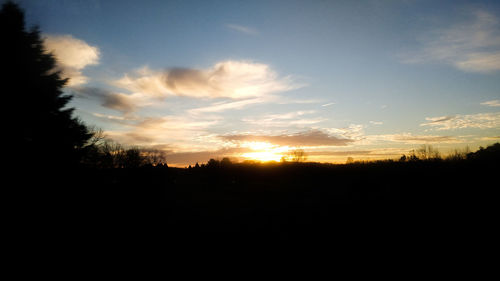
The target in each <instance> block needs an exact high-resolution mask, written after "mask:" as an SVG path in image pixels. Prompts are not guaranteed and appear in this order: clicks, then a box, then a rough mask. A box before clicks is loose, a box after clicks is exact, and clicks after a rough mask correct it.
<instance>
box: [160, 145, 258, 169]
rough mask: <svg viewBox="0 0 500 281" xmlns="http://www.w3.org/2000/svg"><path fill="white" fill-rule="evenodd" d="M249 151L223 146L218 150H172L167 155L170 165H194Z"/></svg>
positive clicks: (233, 156) (232, 156)
mask: <svg viewBox="0 0 500 281" xmlns="http://www.w3.org/2000/svg"><path fill="white" fill-rule="evenodd" d="M244 152H248V149H246V148H221V149H218V150H207V151H196V152H172V153H169V154H167V155H166V160H167V163H169V165H171V164H173V165H174V166H176V165H184V166H187V165H193V164H194V163H196V162H198V163H200V164H202V163H206V162H208V160H210V159H222V158H224V157H229V158H238V157H239V155H240V154H241V153H244Z"/></svg>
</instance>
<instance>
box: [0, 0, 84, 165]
mask: <svg viewBox="0 0 500 281" xmlns="http://www.w3.org/2000/svg"><path fill="white" fill-rule="evenodd" d="M0 34H1V38H2V44H0V56H1V62H2V67H1V68H2V70H1V77H2V78H1V79H2V80H1V81H2V83H1V87H2V94H3V98H4V101H5V106H7V107H8V108H9V109H11V113H9V114H10V115H9V119H8V122H9V124H8V127H9V130H10V132H9V133H10V140H11V141H12V143H13V146H14V148H15V151H16V153H17V154H18V158H20V160H21V161H22V162H30V163H40V164H42V165H43V166H54V165H57V166H65V167H67V166H68V165H70V166H71V165H73V164H77V163H78V162H79V161H80V158H81V156H82V153H83V152H82V148H83V147H84V146H85V145H86V143H87V141H88V140H89V139H90V138H91V137H92V133H91V132H90V131H89V130H88V129H87V127H86V126H85V125H84V124H83V123H82V122H81V121H79V120H78V119H76V118H74V117H73V116H72V115H73V108H68V107H66V106H67V104H68V102H69V101H70V100H71V98H72V97H71V96H70V95H67V94H64V93H63V91H62V89H63V87H64V85H65V84H66V83H67V81H68V79H63V78H62V77H61V76H60V72H58V71H56V70H55V67H56V60H55V58H54V56H53V55H52V54H50V53H48V52H47V51H46V50H45V49H44V46H43V40H42V39H41V37H40V31H39V30H38V28H37V27H34V28H32V29H31V30H29V31H27V30H26V29H25V22H24V12H23V11H22V10H21V9H20V8H19V7H18V6H17V5H16V4H14V3H12V2H7V3H5V4H3V6H2V9H1V11H0ZM19 156H21V157H19Z"/></svg>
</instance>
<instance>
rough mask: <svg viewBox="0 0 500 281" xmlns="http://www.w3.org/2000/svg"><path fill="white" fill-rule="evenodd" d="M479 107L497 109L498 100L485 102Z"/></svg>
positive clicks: (499, 104)
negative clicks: (484, 106)
mask: <svg viewBox="0 0 500 281" xmlns="http://www.w3.org/2000/svg"><path fill="white" fill-rule="evenodd" d="M481 105H486V106H492V107H497V106H500V100H490V101H485V102H482V103H481Z"/></svg>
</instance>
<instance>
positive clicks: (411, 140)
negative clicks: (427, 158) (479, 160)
mask: <svg viewBox="0 0 500 281" xmlns="http://www.w3.org/2000/svg"><path fill="white" fill-rule="evenodd" d="M366 138H367V139H368V140H369V141H372V142H373V141H389V142H399V143H405V144H426V143H460V142H462V141H461V140H460V139H458V138H456V137H452V136H436V135H414V134H410V133H403V134H387V135H370V136H367V137H366Z"/></svg>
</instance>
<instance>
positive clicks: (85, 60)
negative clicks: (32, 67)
mask: <svg viewBox="0 0 500 281" xmlns="http://www.w3.org/2000/svg"><path fill="white" fill-rule="evenodd" d="M43 38H44V45H45V48H46V49H47V51H49V52H52V53H53V54H54V56H55V57H56V60H57V65H58V68H59V69H58V70H60V71H62V75H63V77H65V78H69V79H70V80H69V82H68V86H70V87H71V86H77V85H82V84H85V83H87V81H88V77H86V76H85V75H83V74H82V70H83V69H84V68H85V67H87V66H89V65H96V64H98V63H99V57H100V51H99V48H97V47H96V46H91V45H89V44H88V43H87V42H85V41H83V40H80V39H77V38H74V37H73V36H71V35H50V34H46V35H44V36H43Z"/></svg>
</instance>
